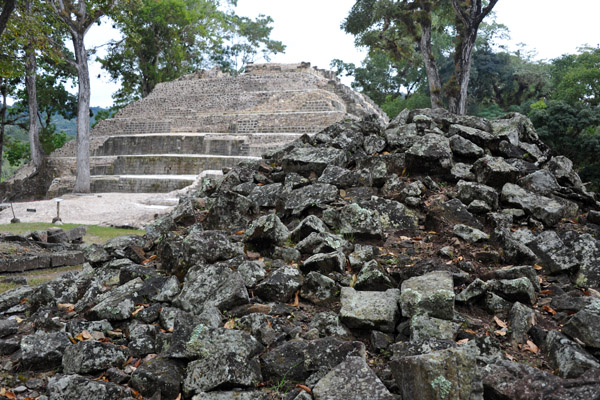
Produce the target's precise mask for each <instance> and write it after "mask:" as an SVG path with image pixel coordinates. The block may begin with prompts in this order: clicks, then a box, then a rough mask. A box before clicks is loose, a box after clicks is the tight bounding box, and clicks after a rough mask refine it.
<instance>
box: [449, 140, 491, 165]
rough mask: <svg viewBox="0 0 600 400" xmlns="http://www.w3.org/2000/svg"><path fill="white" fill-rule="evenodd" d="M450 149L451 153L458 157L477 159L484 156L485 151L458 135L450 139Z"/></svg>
mask: <svg viewBox="0 0 600 400" xmlns="http://www.w3.org/2000/svg"><path fill="white" fill-rule="evenodd" d="M450 148H451V149H452V153H454V155H457V156H459V157H468V158H475V159H477V158H479V157H482V156H483V155H484V154H485V151H484V150H483V149H482V148H481V147H479V146H477V145H476V144H475V143H473V142H471V141H470V140H468V139H465V138H463V137H461V136H459V135H454V136H452V137H451V138H450Z"/></svg>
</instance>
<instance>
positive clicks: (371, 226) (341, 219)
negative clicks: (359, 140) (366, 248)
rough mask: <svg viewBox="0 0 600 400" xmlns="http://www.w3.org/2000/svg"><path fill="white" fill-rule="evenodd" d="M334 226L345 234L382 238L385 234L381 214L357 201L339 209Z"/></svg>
mask: <svg viewBox="0 0 600 400" xmlns="http://www.w3.org/2000/svg"><path fill="white" fill-rule="evenodd" d="M334 226H335V227H336V228H338V229H339V231H340V233H341V234H343V235H355V236H366V237H374V238H381V237H382V236H383V228H382V226H381V220H380V219H379V214H378V213H377V212H375V211H372V210H369V209H366V208H362V207H361V206H359V205H358V204H356V203H352V204H348V205H347V206H345V207H343V208H342V209H341V210H340V211H339V214H338V215H337V220H336V221H335V222H334Z"/></svg>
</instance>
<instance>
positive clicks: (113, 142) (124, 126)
mask: <svg viewBox="0 0 600 400" xmlns="http://www.w3.org/2000/svg"><path fill="white" fill-rule="evenodd" d="M371 114H375V115H376V116H377V118H378V119H380V122H381V123H386V122H387V117H386V116H385V114H384V113H383V111H381V110H380V109H379V108H378V107H377V106H376V105H375V104H374V103H373V102H372V101H371V100H370V99H369V98H367V97H366V96H363V95H361V94H360V93H356V92H354V91H353V90H351V89H350V88H348V87H347V86H345V85H343V84H342V83H341V82H340V81H339V80H338V79H337V78H336V77H335V74H334V73H332V72H331V71H325V70H320V69H317V68H314V67H311V66H310V64H309V63H300V64H256V65H249V66H248V68H247V71H246V73H244V74H242V75H239V76H230V75H226V74H223V73H221V72H220V71H218V70H211V71H199V72H197V73H194V74H191V75H186V76H183V77H182V78H180V79H178V80H176V81H172V82H165V83H161V84H159V85H157V86H156V88H155V89H154V90H153V91H152V93H151V94H150V95H149V96H148V97H146V98H144V99H142V100H140V101H137V102H134V103H132V104H129V105H128V106H126V107H125V108H123V109H122V110H120V111H119V112H118V113H117V114H116V115H115V116H114V117H113V118H111V119H108V120H104V121H101V122H100V123H99V124H98V125H97V126H96V127H95V128H94V129H93V130H92V133H91V138H90V156H91V157H90V168H91V175H92V178H91V187H92V191H93V192H140V193H143V192H168V191H172V190H176V189H180V188H183V187H185V186H188V185H190V184H192V183H193V182H194V181H195V179H196V178H197V176H198V175H200V174H210V173H214V174H218V173H220V171H221V169H222V168H224V167H232V166H234V165H236V164H237V163H238V162H240V161H243V160H249V159H250V160H252V159H259V158H260V156H261V154H263V153H264V152H265V151H268V150H270V149H274V148H277V147H280V146H282V145H284V144H286V143H288V142H290V141H292V140H294V139H296V138H297V137H299V136H301V135H302V134H314V133H317V132H319V131H321V130H322V129H324V128H326V127H327V126H329V125H331V124H334V123H336V122H338V121H340V120H343V119H345V118H354V119H359V118H363V117H365V116H367V115H371ZM75 150H76V143H75V141H72V142H69V143H67V144H66V145H65V146H64V147H63V148H61V149H58V150H57V151H55V152H54V153H53V154H52V155H51V156H50V160H49V161H50V162H51V163H52V165H53V166H54V167H55V169H56V170H57V171H61V176H60V177H59V178H57V179H54V181H53V182H52V185H51V186H50V189H49V190H48V195H49V196H55V195H60V194H61V193H66V192H70V191H71V190H72V187H73V184H74V179H75Z"/></svg>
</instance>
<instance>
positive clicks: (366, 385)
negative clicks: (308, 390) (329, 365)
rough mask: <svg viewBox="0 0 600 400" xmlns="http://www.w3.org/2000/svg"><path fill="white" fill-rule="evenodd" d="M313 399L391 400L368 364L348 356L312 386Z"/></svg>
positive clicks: (392, 397) (358, 358)
mask: <svg viewBox="0 0 600 400" xmlns="http://www.w3.org/2000/svg"><path fill="white" fill-rule="evenodd" d="M313 395H314V398H315V400H336V399H356V400H371V399H372V400H393V399H394V396H392V394H391V393H390V392H389V390H388V389H387V388H386V387H385V385H384V384H383V383H382V382H381V380H380V379H379V378H378V377H377V375H376V374H375V373H374V372H373V371H372V370H371V368H369V365H368V364H367V363H366V362H365V360H364V359H362V358H360V357H348V358H347V359H346V360H345V361H344V362H342V363H341V364H339V365H338V366H336V367H335V368H334V369H332V370H331V371H329V373H328V374H327V375H325V376H324V377H323V378H321V379H320V380H319V382H317V384H316V385H315V387H314V388H313Z"/></svg>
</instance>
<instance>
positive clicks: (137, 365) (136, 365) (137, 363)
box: [133, 358, 142, 368]
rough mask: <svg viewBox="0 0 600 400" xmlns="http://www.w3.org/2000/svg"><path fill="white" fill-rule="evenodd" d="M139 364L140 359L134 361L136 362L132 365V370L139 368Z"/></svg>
mask: <svg viewBox="0 0 600 400" xmlns="http://www.w3.org/2000/svg"><path fill="white" fill-rule="evenodd" d="M141 363H142V359H141V358H140V359H138V360H137V361H136V362H135V363H134V364H133V367H134V368H137V367H139V366H140V364H141Z"/></svg>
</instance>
